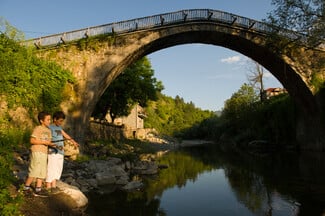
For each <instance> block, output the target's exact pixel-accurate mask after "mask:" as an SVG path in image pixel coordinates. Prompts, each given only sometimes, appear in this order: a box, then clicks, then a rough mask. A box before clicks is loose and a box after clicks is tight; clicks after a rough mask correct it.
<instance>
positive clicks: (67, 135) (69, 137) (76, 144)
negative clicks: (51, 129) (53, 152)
mask: <svg viewBox="0 0 325 216" xmlns="http://www.w3.org/2000/svg"><path fill="white" fill-rule="evenodd" d="M61 132H62V136H63V137H64V139H67V140H70V141H71V142H72V143H73V145H74V146H76V147H78V146H79V144H78V143H77V142H76V141H75V140H74V139H72V138H71V136H69V134H67V133H66V132H65V131H64V130H62V131H61Z"/></svg>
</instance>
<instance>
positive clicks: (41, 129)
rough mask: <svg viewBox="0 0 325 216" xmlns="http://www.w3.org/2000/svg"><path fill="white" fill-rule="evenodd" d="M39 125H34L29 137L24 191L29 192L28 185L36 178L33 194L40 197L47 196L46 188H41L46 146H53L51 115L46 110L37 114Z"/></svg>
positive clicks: (44, 170)
mask: <svg viewBox="0 0 325 216" xmlns="http://www.w3.org/2000/svg"><path fill="white" fill-rule="evenodd" d="M38 121H39V123H40V125H39V126H36V127H35V128H34V130H33V133H32V135H31V138H30V143H31V148H30V149H31V154H30V164H29V168H28V177H27V179H26V181H25V186H24V192H25V193H30V192H32V189H31V187H30V185H31V184H32V182H33V181H34V180H35V179H36V188H35V192H34V195H35V196H40V197H46V196H48V192H47V191H46V190H42V183H43V179H45V178H46V173H47V170H46V169H47V151H48V146H53V144H52V142H51V130H50V129H49V125H50V123H51V115H50V114H49V113H47V112H40V113H39V114H38Z"/></svg>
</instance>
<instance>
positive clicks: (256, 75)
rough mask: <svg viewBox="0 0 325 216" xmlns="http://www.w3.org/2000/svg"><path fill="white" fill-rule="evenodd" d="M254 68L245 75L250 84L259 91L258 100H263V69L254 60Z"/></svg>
mask: <svg viewBox="0 0 325 216" xmlns="http://www.w3.org/2000/svg"><path fill="white" fill-rule="evenodd" d="M253 64H254V66H255V67H254V69H251V70H250V72H251V73H250V74H248V75H247V79H248V81H249V83H250V84H251V86H253V87H254V88H256V89H257V90H258V91H259V95H260V100H261V101H263V99H264V98H263V95H264V82H263V77H264V69H263V67H262V66H261V65H260V64H259V63H257V62H256V61H253Z"/></svg>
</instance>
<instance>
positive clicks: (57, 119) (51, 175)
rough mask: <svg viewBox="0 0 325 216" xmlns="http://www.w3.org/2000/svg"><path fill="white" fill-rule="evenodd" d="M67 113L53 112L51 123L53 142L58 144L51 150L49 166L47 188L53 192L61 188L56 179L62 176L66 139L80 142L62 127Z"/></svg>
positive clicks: (75, 143)
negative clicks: (58, 186)
mask: <svg viewBox="0 0 325 216" xmlns="http://www.w3.org/2000/svg"><path fill="white" fill-rule="evenodd" d="M64 119H65V115H64V113H63V112H61V111H58V112H55V113H54V114H53V124H51V125H50V129H51V132H52V143H54V144H55V145H56V150H55V151H51V149H50V151H49V154H48V166H47V177H46V188H47V190H48V191H49V192H51V193H53V194H54V193H58V192H60V190H59V189H58V188H57V187H56V180H59V179H60V178H61V174H62V170H63V162H64V150H63V147H64V139H66V140H70V141H71V142H72V143H73V144H74V145H75V146H79V144H78V143H77V142H76V141H74V140H73V139H72V138H71V137H70V136H69V135H68V134H67V133H66V132H65V131H64V130H63V129H62V127H61V125H62V123H63V121H64Z"/></svg>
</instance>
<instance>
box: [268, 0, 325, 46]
mask: <svg viewBox="0 0 325 216" xmlns="http://www.w3.org/2000/svg"><path fill="white" fill-rule="evenodd" d="M272 4H273V5H274V6H275V9H274V10H273V11H272V12H270V13H269V16H268V21H269V22H270V23H271V24H273V25H276V26H279V27H281V28H285V29H289V30H294V31H296V32H297V34H304V35H306V36H307V40H308V43H309V45H311V46H317V45H319V44H320V43H324V40H325V7H324V0H272ZM296 36H298V37H299V35H296Z"/></svg>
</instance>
